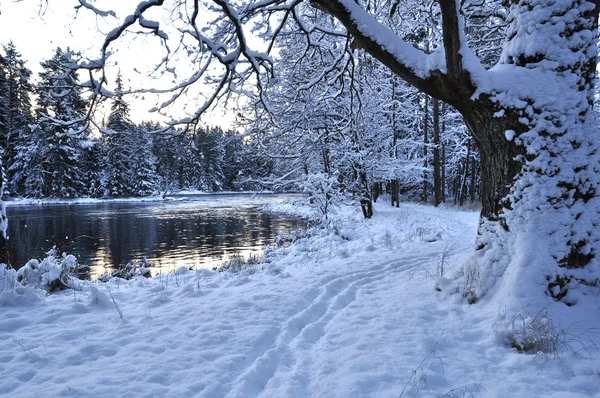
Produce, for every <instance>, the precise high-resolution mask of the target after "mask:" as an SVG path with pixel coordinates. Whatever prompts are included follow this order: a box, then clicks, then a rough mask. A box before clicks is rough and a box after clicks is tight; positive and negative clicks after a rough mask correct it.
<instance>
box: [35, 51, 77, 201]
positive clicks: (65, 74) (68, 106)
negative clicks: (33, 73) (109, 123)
mask: <svg viewBox="0 0 600 398" xmlns="http://www.w3.org/2000/svg"><path fill="white" fill-rule="evenodd" d="M70 56H71V54H70V51H69V50H68V49H67V51H63V50H62V49H61V48H60V47H59V48H57V49H56V52H55V53H54V56H53V57H52V58H51V59H49V60H47V61H44V62H42V63H41V65H42V68H43V71H42V72H41V73H40V83H39V84H38V85H37V87H36V94H37V95H38V99H37V109H36V114H37V119H38V127H37V128H38V129H40V130H41V132H42V136H43V141H44V145H45V147H46V151H45V154H44V163H43V164H44V196H50V197H77V196H80V195H82V194H83V193H84V192H85V183H84V178H83V170H82V168H81V161H82V155H83V152H82V143H83V140H84V139H85V136H86V135H87V134H88V132H87V130H86V127H85V124H84V123H83V121H82V117H83V116H84V115H85V102H84V100H83V99H82V97H81V90H80V88H79V87H78V86H77V85H76V84H77V80H78V78H77V75H76V74H75V72H74V71H72V70H69V69H68V68H67V67H66V65H67V64H68V63H69V61H70Z"/></svg>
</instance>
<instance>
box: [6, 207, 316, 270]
mask: <svg viewBox="0 0 600 398" xmlns="http://www.w3.org/2000/svg"><path fill="white" fill-rule="evenodd" d="M286 198H288V199H289V198H290V197H289V196H286ZM176 199H177V201H168V202H142V203H123V202H120V203H119V202H105V203H100V204H60V205H43V206H37V205H36V206H11V207H9V208H8V216H9V237H10V239H9V252H10V256H11V263H12V264H13V265H15V266H16V267H18V266H21V265H23V264H24V263H25V262H27V260H29V259H30V258H32V257H36V258H39V257H41V256H42V255H43V253H44V252H46V251H48V250H49V249H51V248H52V246H54V245H56V246H57V247H58V248H59V249H60V250H61V251H66V252H68V253H70V254H74V255H75V256H77V257H78V258H79V261H80V263H83V264H88V265H89V266H90V267H91V269H92V277H95V276H97V275H100V274H102V273H104V272H106V271H107V270H110V269H114V267H115V266H116V265H119V264H125V263H127V262H128V261H131V260H133V259H137V258H143V257H146V258H149V259H151V260H152V262H153V266H154V267H155V270H154V272H155V273H156V272H159V271H161V272H166V271H170V270H172V269H174V268H176V267H179V266H181V265H186V266H191V265H195V266H199V267H205V268H211V267H213V266H215V265H218V264H221V263H222V262H223V261H224V260H226V259H229V258H231V257H233V256H234V255H236V254H238V255H239V254H242V255H244V256H248V255H249V254H251V253H252V254H255V253H260V252H261V250H262V247H263V246H264V245H265V244H268V243H272V242H273V240H274V238H275V236H276V235H277V234H278V233H279V232H280V231H283V232H284V233H289V232H290V231H291V230H293V229H299V228H304V227H305V225H306V223H305V221H303V220H298V219H294V218H290V217H287V216H282V215H276V214H269V213H263V212H260V211H259V210H258V205H259V204H262V203H265V202H269V201H280V200H282V196H278V195H261V196H258V197H253V196H250V195H201V196H189V197H185V198H182V197H178V198H176Z"/></svg>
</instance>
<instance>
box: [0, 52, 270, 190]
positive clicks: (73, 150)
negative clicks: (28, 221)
mask: <svg viewBox="0 0 600 398" xmlns="http://www.w3.org/2000/svg"><path fill="white" fill-rule="evenodd" d="M71 55H72V54H71V51H70V50H69V49H67V50H63V49H61V48H57V49H56V50H55V52H54V55H53V56H52V57H51V58H50V59H48V60H45V61H43V62H42V63H41V66H42V71H41V72H40V74H39V76H38V79H37V81H36V82H33V81H32V73H31V71H30V70H29V69H28V68H27V67H26V62H25V61H24V60H23V59H22V57H21V55H20V54H19V52H18V51H17V49H16V47H15V45H14V44H13V43H12V42H10V43H8V44H7V45H5V46H3V51H2V53H1V54H0V147H1V150H2V152H1V157H2V165H3V168H2V172H3V175H4V182H5V183H4V194H5V195H7V196H13V197H28V198H46V197H52V198H77V197H126V196H144V195H151V194H155V193H166V192H171V191H177V190H181V189H192V190H202V191H208V192H213V191H222V190H239V189H256V188H257V186H256V184H255V183H253V182H252V180H253V179H252V178H251V176H253V175H255V174H256V173H259V174H260V173H263V174H265V173H268V172H269V167H270V162H269V161H265V159H260V160H258V159H256V157H255V156H253V152H254V151H255V149H254V148H253V147H252V145H250V144H249V143H245V142H244V139H243V137H242V136H241V135H240V134H237V132H236V131H234V130H226V131H225V130H222V129H221V128H218V127H202V128H197V129H195V130H193V131H192V132H184V131H182V130H178V129H167V128H165V127H164V126H160V125H159V124H157V123H153V122H144V123H134V122H133V121H131V119H130V109H129V104H128V103H127V101H126V100H125V98H124V95H122V94H121V93H122V92H123V90H124V87H123V79H122V76H121V75H120V74H119V75H118V76H117V78H116V81H115V84H116V93H117V95H116V96H115V98H114V99H113V101H112V104H111V109H110V114H109V115H108V117H107V118H106V121H105V123H103V125H102V126H101V128H100V129H99V130H98V129H96V131H92V130H91V128H90V126H89V124H88V123H87V121H88V114H87V113H88V111H89V106H88V103H87V101H86V99H85V98H84V96H83V90H82V88H81V87H80V84H79V81H78V80H79V79H78V76H77V74H76V73H75V72H74V71H73V70H70V69H69V68H68V65H69V63H70V62H71ZM157 131H160V132H161V133H160V134H159V133H155V132H157Z"/></svg>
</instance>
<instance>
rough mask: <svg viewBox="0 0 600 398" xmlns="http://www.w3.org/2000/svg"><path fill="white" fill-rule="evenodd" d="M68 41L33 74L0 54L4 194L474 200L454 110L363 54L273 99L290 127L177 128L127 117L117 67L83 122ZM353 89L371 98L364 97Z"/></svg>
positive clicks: (290, 79)
mask: <svg viewBox="0 0 600 398" xmlns="http://www.w3.org/2000/svg"><path fill="white" fill-rule="evenodd" d="M65 48H66V50H62V49H61V48H60V47H58V48H56V50H55V54H54V56H53V57H52V58H51V59H48V60H46V61H43V62H42V63H41V67H42V68H43V69H42V72H40V74H39V76H37V77H33V76H31V72H30V70H29V69H28V68H27V66H26V60H24V59H23V58H22V56H21V55H20V53H19V52H18V50H17V48H16V47H15V45H14V44H13V43H12V42H9V43H8V44H6V45H5V46H4V47H3V51H2V54H0V87H2V90H0V93H1V94H0V95H1V97H0V101H1V102H0V106H1V108H0V140H1V142H3V143H4V145H3V147H2V155H3V156H2V164H3V170H4V172H3V173H4V176H5V185H4V195H5V196H7V197H23V198H80V197H92V198H104V197H132V196H146V195H156V194H165V193H167V192H177V191H179V190H196V191H204V192H218V191H238V190H264V189H267V190H273V191H278V192H281V191H297V192H298V191H304V190H307V191H308V192H312V193H313V194H315V195H321V196H323V195H325V192H324V191H323V189H326V188H325V186H327V185H328V184H333V186H332V187H331V189H334V190H335V191H336V192H337V193H338V194H339V195H343V194H350V195H353V196H358V197H360V198H368V200H369V201H371V200H377V197H378V196H379V195H380V194H381V193H384V192H388V193H391V194H392V201H393V202H394V203H396V204H398V203H399V198H400V195H402V196H403V197H404V198H406V199H410V200H417V201H422V202H430V201H431V202H432V203H434V204H435V205H436V206H437V205H438V204H440V203H444V202H446V201H447V200H449V201H451V202H452V203H454V204H460V205H462V204H464V203H465V202H466V201H467V200H468V201H470V202H471V203H476V201H477V199H478V198H479V191H480V177H479V174H480V173H479V157H478V152H477V148H476V145H475V141H474V140H473V139H472V137H471V135H470V134H469V133H468V131H467V129H466V128H465V127H464V123H463V122H462V119H461V117H460V115H458V114H457V113H456V111H454V110H453V109H451V108H450V107H447V106H446V105H445V104H441V103H440V101H438V100H436V99H435V98H430V97H429V96H426V95H422V94H419V93H418V91H416V90H414V89H411V88H409V87H407V86H406V85H405V84H403V83H402V82H401V81H400V80H399V79H398V78H396V77H394V76H393V75H392V74H390V73H389V72H387V71H385V70H383V69H382V68H381V67H379V68H378V67H377V66H376V65H374V64H372V62H371V63H370V62H369V61H368V60H367V59H362V60H359V61H357V66H356V67H357V75H356V76H354V77H353V78H352V79H353V80H352V82H351V84H350V80H348V81H345V80H344V79H348V76H346V75H344V74H342V75H341V76H340V79H341V80H339V83H338V84H340V88H341V89H342V92H341V93H340V95H338V96H336V97H334V98H332V99H331V100H325V101H323V102H321V99H320V98H318V97H315V96H323V95H325V94H324V93H323V92H320V91H319V90H325V92H327V91H328V90H331V88H327V89H325V88H324V87H314V88H310V89H307V90H306V93H305V94H303V98H302V99H300V100H296V101H294V105H293V108H291V109H282V110H281V112H282V114H284V113H285V114H288V115H290V117H289V118H286V120H285V122H286V123H287V124H288V126H289V127H285V126H282V125H279V124H278V125H274V124H272V123H271V124H268V123H267V124H265V120H264V119H263V118H260V116H258V115H257V116H256V118H254V119H253V118H250V119H249V118H248V117H243V118H242V117H240V118H239V119H238V122H239V123H238V125H237V128H236V129H229V130H222V129H221V128H219V127H210V126H204V125H198V126H196V127H194V128H193V129H184V128H174V127H170V126H168V125H160V124H159V123H157V122H151V121H150V122H149V121H146V122H141V123H137V124H136V123H134V122H133V121H131V118H130V112H129V104H128V100H127V98H125V95H124V94H122V93H123V92H124V91H125V90H126V89H125V87H124V83H123V77H122V76H121V74H120V72H119V73H118V74H117V75H116V77H115V81H114V86H115V92H116V93H117V95H115V96H114V97H113V98H111V100H110V112H108V115H107V116H106V117H102V115H96V116H95V118H96V119H101V120H100V121H99V123H98V124H97V125H91V124H90V123H88V121H87V120H86V118H87V117H89V112H90V104H89V101H88V100H86V98H85V95H84V94H85V93H84V90H83V88H82V87H81V84H80V83H79V76H78V75H77V73H75V71H73V70H70V69H69V67H68V66H69V62H71V58H72V57H73V54H72V53H71V51H70V50H69V49H68V48H69V47H68V43H65ZM290 51H293V49H290ZM280 67H281V69H282V70H287V72H286V74H288V73H289V75H288V76H286V78H285V80H283V81H282V83H281V85H282V87H278V90H281V93H280V96H281V97H280V98H279V99H278V101H281V102H282V106H284V105H283V103H284V101H285V100H286V98H289V97H290V96H293V95H294V94H293V90H295V88H294V87H296V86H297V85H301V84H305V83H306V80H305V79H306V77H303V76H298V75H295V72H294V68H291V67H289V68H288V66H286V65H284V64H282V65H281V66H280ZM305 67H306V66H302V68H303V69H304V68H305ZM288 69H289V70H288ZM303 79H304V80H303ZM354 79H356V80H354ZM382 83H385V84H382ZM375 85H376V86H377V87H376V88H375V89H374V92H371V91H370V90H371V89H372V88H373V87H374V86H375ZM344 86H347V87H348V89H345V88H343V87H344ZM359 86H360V87H362V88H361V89H360V90H359V91H357V87H359ZM119 93H121V94H119ZM362 98H364V99H367V98H369V101H368V102H366V101H365V102H366V103H365V104H364V105H363V104H362V102H363V101H364V100H363V99H362ZM355 101H356V102H355ZM317 104H318V108H314V107H315V105H317ZM309 107H312V108H314V109H308V108H309ZM336 108H337V109H336ZM355 108H356V110H357V112H356V113H357V120H355V121H353V123H357V126H356V127H353V128H351V129H348V128H347V126H344V123H345V121H344V120H343V115H345V114H351V113H353V112H355ZM292 115H294V116H292ZM340 118H342V119H341V120H338V119H340ZM78 119H81V120H79V121H78ZM368 125H370V126H378V127H377V129H371V128H367V126H368ZM284 132H285V134H284ZM382 138H383V139H382ZM327 189H328V188H327ZM327 195H329V194H327ZM327 200H329V199H327Z"/></svg>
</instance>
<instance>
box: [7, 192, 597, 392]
mask: <svg viewBox="0 0 600 398" xmlns="http://www.w3.org/2000/svg"><path fill="white" fill-rule="evenodd" d="M271 210H281V211H287V212H294V211H295V212H297V213H300V214H304V215H308V214H310V212H307V210H306V208H305V207H303V206H301V205H299V204H295V205H293V206H289V205H283V206H279V208H277V206H271ZM342 213H343V216H341V217H334V219H333V220H332V221H331V223H330V227H329V230H328V231H329V233H325V232H323V231H319V230H316V229H315V230H310V231H309V232H308V233H306V234H305V236H304V237H302V238H300V239H299V240H297V241H296V242H295V243H294V244H292V245H291V246H289V247H284V248H280V249H277V250H274V251H271V252H269V253H268V254H267V255H266V256H265V260H264V262H263V263H262V264H259V265H257V266H255V268H249V269H248V270H244V271H242V272H240V273H237V274H233V273H228V272H223V273H216V272H211V271H207V270H198V271H192V272H187V271H186V270H185V269H181V270H179V272H176V273H175V274H171V275H163V276H160V277H157V278H154V279H143V278H142V279H137V280H132V281H122V280H118V279H113V280H111V281H110V282H109V283H106V284H91V285H89V286H87V287H86V289H85V290H84V291H64V292H61V293H58V294H51V295H49V296H46V297H44V298H43V299H41V300H40V301H38V302H36V300H35V296H34V295H33V294H34V292H29V295H27V297H25V298H23V299H22V300H20V301H17V302H16V305H5V306H3V307H0V395H5V396H11V397H32V396H38V397H50V396H76V397H116V396H130V397H138V396H145V397H187V396H200V397H254V396H263V397H308V396H319V397H351V396H373V397H388V396H389V397H399V396H405V397H406V396H423V397H428V396H447V397H463V396H464V397H471V396H482V397H488V396H491V397H589V396H598V394H599V387H600V361H599V360H598V358H597V354H598V353H597V351H596V350H595V349H594V347H593V344H594V343H597V342H598V337H599V335H598V327H599V326H600V317H599V316H598V315H599V313H600V311H598V300H596V304H595V305H592V306H591V307H590V308H586V310H587V311H590V312H589V318H590V319H589V322H583V323H578V324H576V325H571V326H569V325H563V326H564V327H565V328H564V333H563V334H561V335H560V336H561V338H562V339H561V340H560V341H561V342H562V343H564V344H562V343H561V344H560V345H559V346H558V348H559V350H558V351H556V352H554V353H551V354H538V355H528V354H520V353H518V352H517V351H516V350H515V349H514V348H511V347H510V346H509V344H507V343H506V336H507V333H510V331H511V330H512V328H513V327H512V326H511V325H515V324H518V323H519V321H520V320H521V317H520V316H516V317H514V316H513V314H506V316H503V314H502V306H501V305H499V301H498V300H497V299H495V300H485V299H484V300H481V301H480V302H479V303H478V304H476V305H468V304H466V303H465V302H464V301H463V300H462V299H461V295H460V294H456V293H455V292H456V286H454V284H455V282H452V279H454V277H455V276H458V274H459V273H460V270H461V265H462V264H464V263H465V261H466V260H467V258H468V257H469V255H470V252H471V250H472V247H473V242H474V239H475V233H476V225H477V220H478V215H477V213H475V212H464V211H457V210H453V209H443V208H440V209H435V208H431V207H427V206H419V205H412V204H402V205H401V207H400V208H398V209H396V208H391V207H389V205H387V204H377V205H376V206H375V216H374V217H373V219H372V220H368V221H363V220H361V217H360V214H359V211H358V210H357V209H356V208H346V209H344V210H343V211H342ZM442 264H443V273H444V278H442V279H440V276H441V273H442V267H441V265H442ZM1 286H2V283H0V287H1ZM436 288H441V291H438V290H437V289H436ZM13 298H14V297H13ZM6 301H7V300H5V302H4V304H6ZM0 302H1V300H0ZM562 310H563V305H562V304H557V305H556V306H555V307H552V308H548V312H549V313H550V314H555V315H556V316H557V318H556V319H563V318H561V316H560V313H561V311H562ZM524 311H525V309H524ZM525 315H526V313H525V312H524V313H523V317H525ZM532 315H535V314H532ZM511 319H512V321H513V322H511ZM544 319H548V318H544ZM556 319H555V320H556ZM546 325H547V323H546ZM517 327H518V325H517ZM557 331H558V332H560V330H559V329H557ZM579 344H583V345H584V346H586V347H588V348H587V349H586V350H583V351H580V352H578V353H574V352H571V351H570V350H569V349H568V346H571V347H573V348H575V349H577V347H579Z"/></svg>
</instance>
